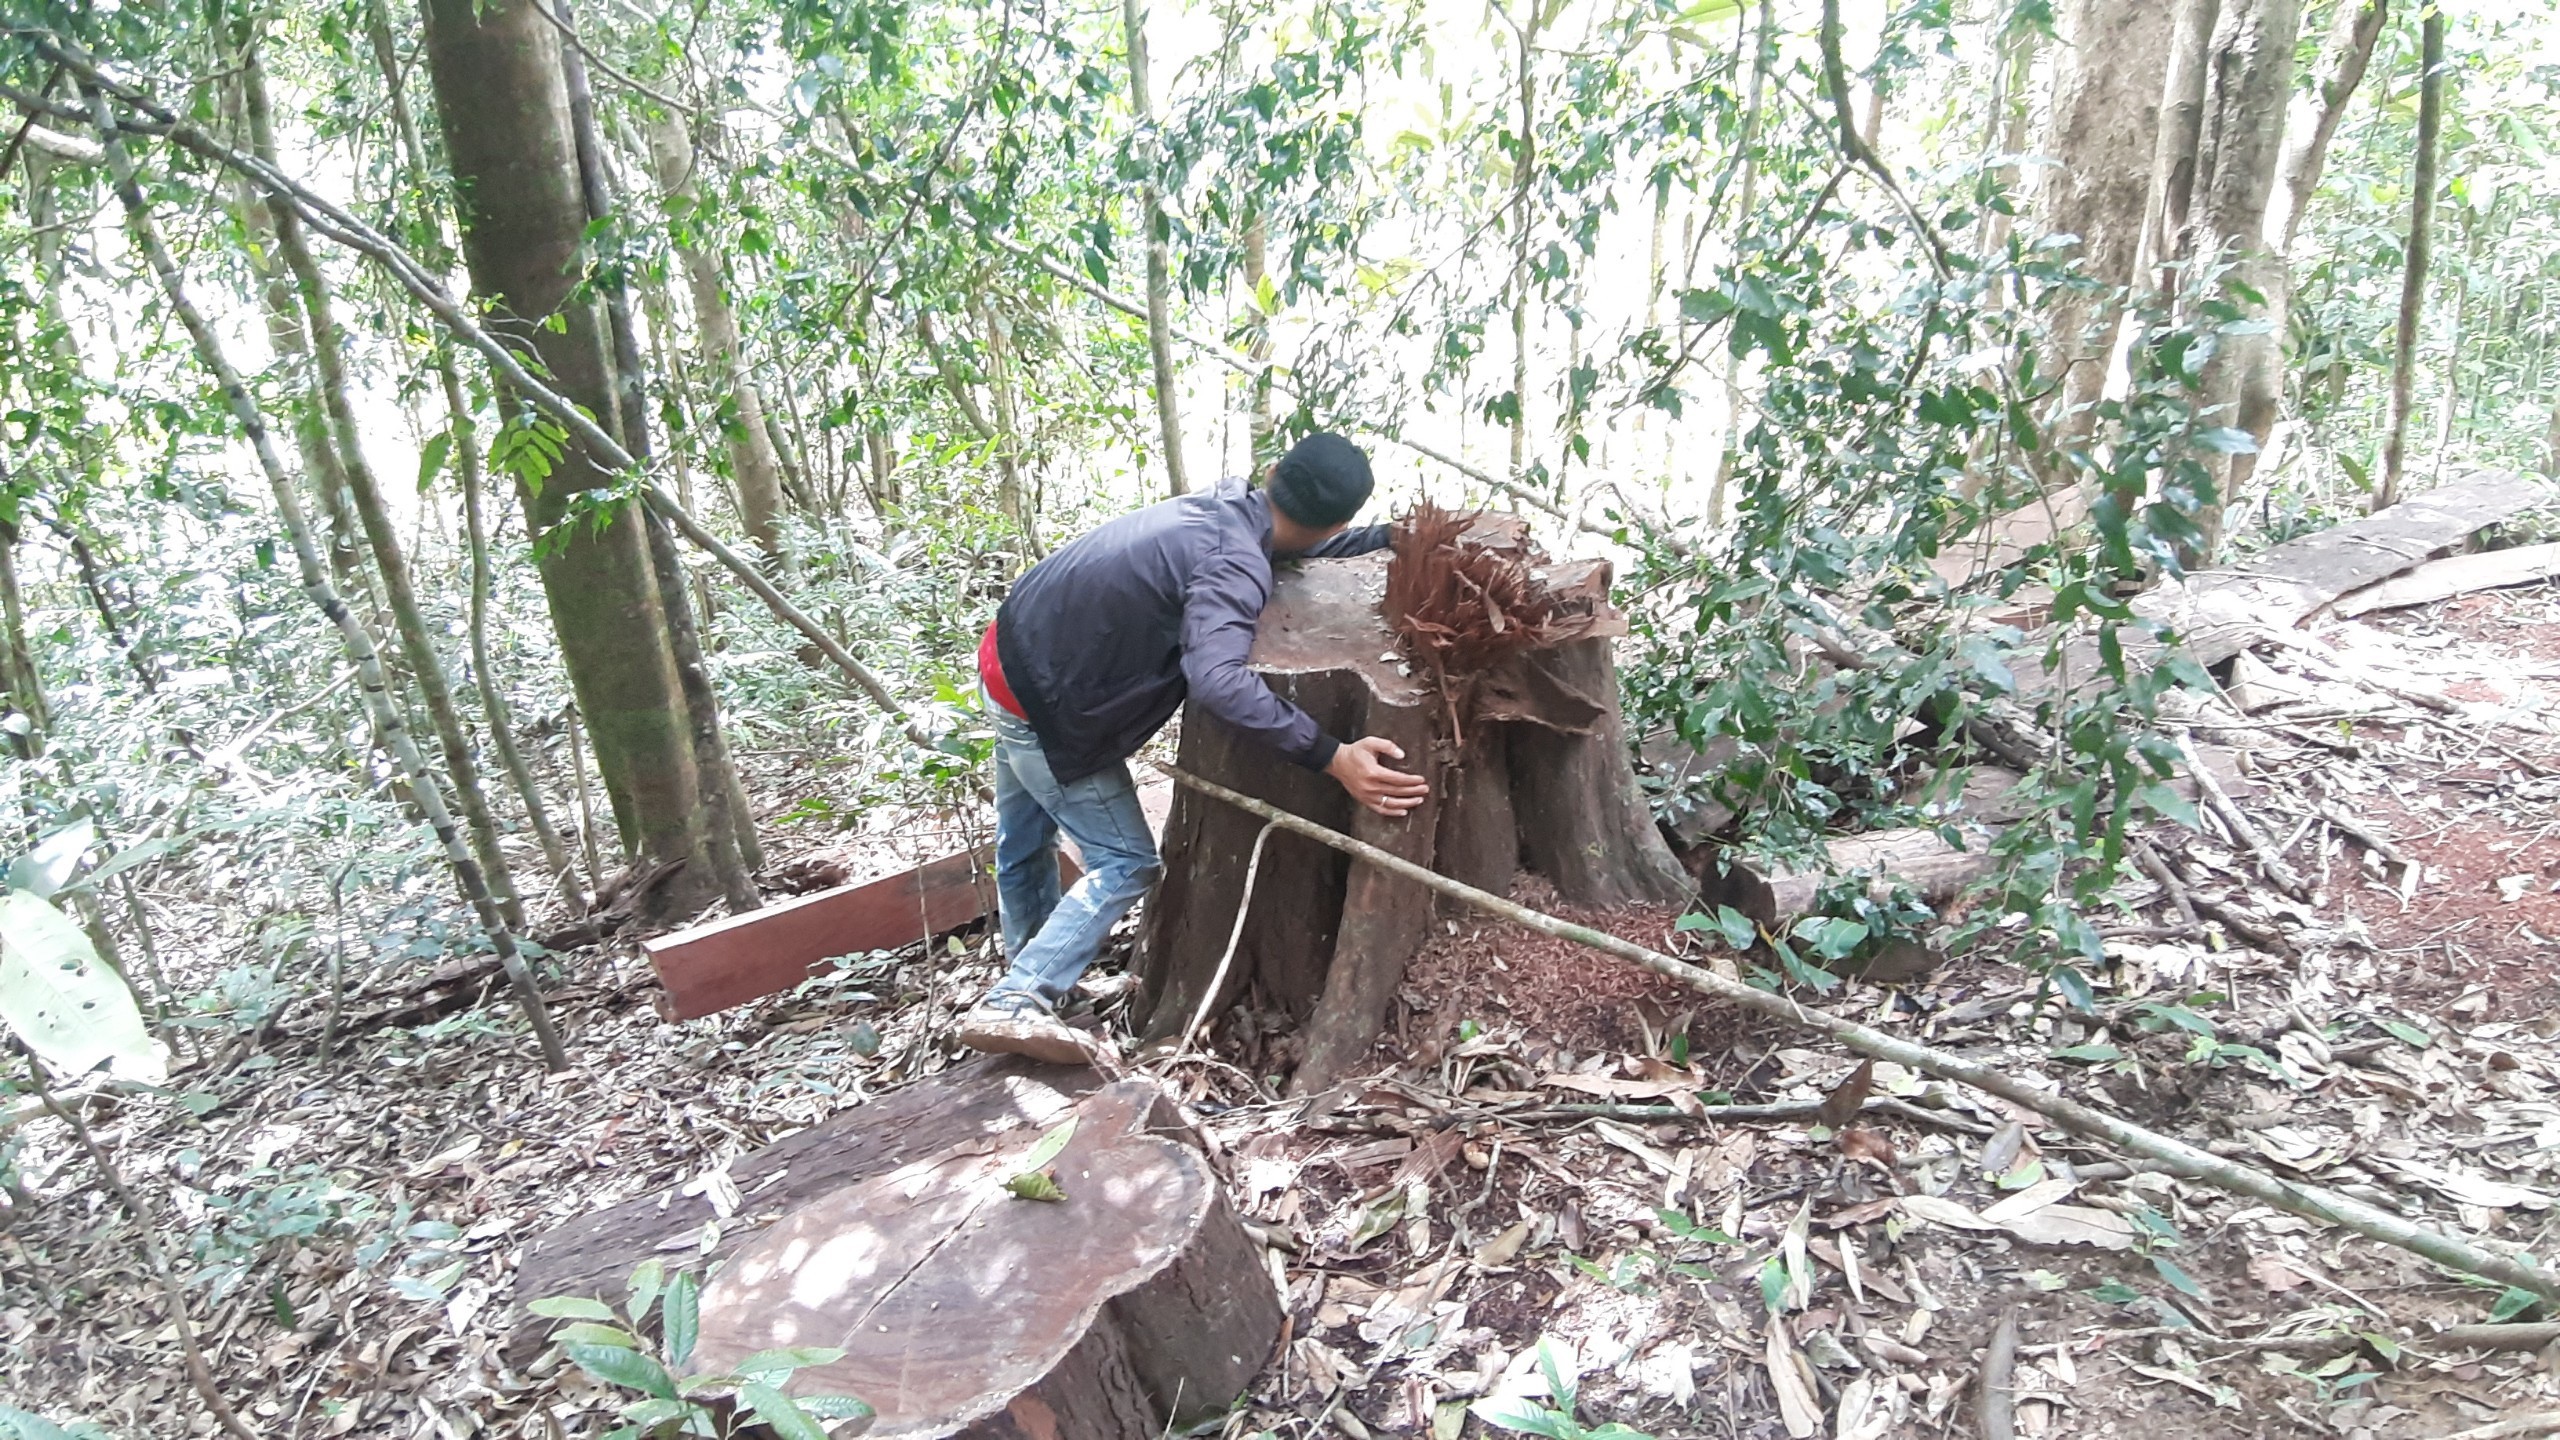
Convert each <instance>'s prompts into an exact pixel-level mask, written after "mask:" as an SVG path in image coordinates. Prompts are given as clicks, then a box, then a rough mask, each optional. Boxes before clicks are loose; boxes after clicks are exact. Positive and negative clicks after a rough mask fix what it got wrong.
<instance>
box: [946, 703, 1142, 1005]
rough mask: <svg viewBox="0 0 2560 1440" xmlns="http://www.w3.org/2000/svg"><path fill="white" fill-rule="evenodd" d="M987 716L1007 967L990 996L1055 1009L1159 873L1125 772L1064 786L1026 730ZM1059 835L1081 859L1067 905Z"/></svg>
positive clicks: (1003, 714) (1008, 719)
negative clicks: (1061, 887) (991, 723)
mask: <svg viewBox="0 0 2560 1440" xmlns="http://www.w3.org/2000/svg"><path fill="white" fill-rule="evenodd" d="M987 713H988V714H990V715H992V716H993V717H994V718H995V729H996V906H997V909H998V911H999V912H1000V913H1001V914H1002V916H1003V920H1004V950H1005V954H1006V955H1007V956H1008V957H1010V958H1011V960H1012V962H1013V966H1012V968H1011V969H1010V970H1008V971H1006V972H1005V977H1004V978H1003V979H1001V980H999V981H997V982H996V984H995V988H994V989H992V990H990V991H988V992H987V996H988V998H989V999H991V1000H998V999H1001V998H1003V997H1021V998H1020V999H1019V1000H1016V1001H1014V1003H1016V1004H1019V1003H1022V1002H1023V1001H1029V1002H1031V1003H1035V1004H1037V1005H1038V1006H1039V1007H1040V1008H1041V1009H1043V1010H1054V1009H1056V1008H1057V1004H1058V1002H1059V1001H1060V1000H1061V999H1063V998H1065V996H1066V993H1067V992H1068V991H1069V990H1072V989H1074V988H1075V983H1076V979H1077V977H1078V976H1081V975H1082V974H1084V972H1085V967H1086V966H1088V965H1091V964H1092V963H1093V957H1094V956H1096V955H1098V954H1100V953H1101V951H1102V942H1103V941H1104V940H1105V939H1108V938H1109V937H1110V934H1111V927H1112V926H1114V925H1116V924H1118V923H1119V922H1120V917H1121V916H1123V915H1126V914H1127V913H1129V907H1130V906H1131V905H1134V904H1136V903H1137V901H1138V897H1139V896H1141V895H1144V894H1146V893H1147V887H1148V886H1150V885H1152V884H1154V883H1155V879H1156V876H1157V875H1158V874H1159V873H1161V871H1162V868H1163V867H1162V865H1161V864H1160V863H1159V862H1158V860H1157V859H1156V842H1155V837H1154V835H1153V834H1151V833H1150V832H1149V831H1148V829H1147V816H1146V812H1145V811H1144V810H1142V809H1140V808H1139V805H1138V787H1137V786H1136V785H1135V784H1134V783H1132V782H1131V781H1130V779H1129V767H1128V766H1127V765H1125V764H1121V765H1114V766H1112V767H1111V768H1110V769H1108V770H1105V771H1103V772H1101V773H1100V774H1097V775H1088V776H1086V777H1085V778H1083V779H1081V780H1077V781H1073V782H1071V783H1069V784H1065V785H1061V784H1059V783H1058V779H1057V777H1056V776H1055V775H1052V774H1051V773H1050V772H1049V760H1048V757H1047V756H1045V755H1043V754H1041V753H1040V737H1039V736H1038V735H1036V734H1034V733H1033V732H1032V729H1031V726H1030V723H1029V722H1027V721H1025V720H1022V719H1020V718H1018V717H1016V716H1015V715H1013V714H1011V713H1010V712H1008V711H1006V710H1005V709H1004V707H1002V706H1000V705H998V704H996V703H995V702H994V701H992V700H990V701H988V702H987ZM1061 830H1064V831H1065V832H1066V833H1067V835H1068V837H1069V838H1071V839H1073V840H1074V841H1075V842H1076V849H1077V850H1079V851H1081V852H1082V853H1083V856H1084V874H1083V876H1082V877H1081V878H1079V879H1078V880H1077V881H1076V883H1075V888H1074V889H1072V890H1069V891H1067V892H1066V894H1065V895H1064V896H1061V895H1060V894H1059V893H1058V854H1057V846H1058V832H1059V831H1061Z"/></svg>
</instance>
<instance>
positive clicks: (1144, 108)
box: [1121, 0, 1190, 495]
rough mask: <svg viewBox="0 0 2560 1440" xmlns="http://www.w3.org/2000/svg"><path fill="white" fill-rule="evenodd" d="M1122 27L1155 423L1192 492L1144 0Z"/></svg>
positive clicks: (1126, 8) (1179, 491)
mask: <svg viewBox="0 0 2560 1440" xmlns="http://www.w3.org/2000/svg"><path fill="white" fill-rule="evenodd" d="M1121 31H1124V33H1126V38H1129V108H1132V110H1134V113H1137V126H1139V136H1142V146H1144V156H1147V159H1144V167H1147V179H1144V182H1142V184H1139V223H1142V225H1147V359H1149V361H1152V364H1155V423H1157V428H1160V430H1162V433H1165V484H1167V487H1170V489H1172V495H1188V492H1190V466H1185V464H1183V405H1180V384H1183V377H1180V372H1175V366H1172V256H1170V254H1167V251H1165V190H1162V184H1160V182H1157V174H1155V172H1157V164H1160V161H1162V146H1160V141H1157V133H1155V100H1152V97H1149V92H1147V15H1144V0H1121Z"/></svg>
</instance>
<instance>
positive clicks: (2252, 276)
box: [2185, 0, 2302, 564]
mask: <svg viewBox="0 0 2560 1440" xmlns="http://www.w3.org/2000/svg"><path fill="white" fill-rule="evenodd" d="M2301 28H2302V5H2301V0H2231V3H2229V4H2228V5H2226V6H2225V8H2224V9H2223V12H2222V18H2221V19H2220V20H2218V21H2217V22H2215V24H2214V30H2213V39H2212V41H2211V43H2210V44H2209V46H2208V48H2207V50H2206V58H2205V76H2206V78H2205V99H2204V126H2203V130H2202V132H2201V135H2200V138H2199V140H2198V142H2197V147H2196V185H2195V197H2196V199H2195V216H2196V219H2195V226H2196V237H2197V238H2196V243H2195V245H2194V246H2193V247H2192V253H2193V254H2194V255H2195V256H2197V257H2198V258H2204V257H2217V256H2218V257H2220V258H2221V259H2222V260H2224V261H2226V262H2228V263H2229V264H2230V266H2231V269H2230V271H2229V273H2228V275H2227V276H2226V278H2225V283H2224V287H2223V293H2224V294H2225V295H2226V296H2227V297H2229V298H2230V299H2231V300H2232V301H2233V302H2234V303H2235V304H2237V305H2238V306H2239V307H2240V309H2241V310H2242V312H2243V313H2244V314H2246V315H2249V316H2250V317H2251V318H2254V319H2257V320H2260V321H2263V322H2265V323H2266V324H2267V325H2268V326H2269V327H2270V328H2268V329H2267V330H2265V331H2263V332H2261V333H2258V334H2230V333H2225V334H2224V335H2223V336H2222V337H2221V340H2220V345H2219V348H2218V349H2217V350H2216V352H2215V354H2214V356H2213V358H2212V359H2211V360H2210V361H2208V362H2207V363H2206V367H2205V374H2204V397H2205V404H2206V406H2207V407H2208V409H2209V410H2211V411H2212V412H2213V413H2212V416H2211V423H2213V424H2216V425H2221V426H2228V427H2231V428H2234V429H2237V430H2241V431H2244V432H2246V433H2247V435H2248V436H2249V438H2250V440H2251V442H2252V443H2253V444H2255V445H2258V446H2263V445H2265V444H2266V441H2267V434H2268V432H2269V431H2270V430H2272V429H2274V428H2275V418H2276V408H2277V405H2278V403H2279V402H2280V401H2281V400H2282V399H2283V396H2284V384H2283V378H2284V377H2283V370H2282V366H2283V359H2284V344H2283V337H2282V336H2281V335H2280V334H2278V333H2277V332H2276V330H2275V329H2274V328H2273V327H2275V326H2280V325H2282V324H2283V323H2284V302H2283V298H2282V297H2283V295H2284V293H2285V289H2286V276H2285V269H2284V258H2283V257H2282V256H2281V255H2278V254H2276V253H2275V252H2273V251H2272V250H2270V249H2269V248H2268V246H2267V244H2266V228H2267V206H2268V201H2269V199H2270V198H2271V196H2272V195H2273V193H2274V190H2275V178H2276V161H2277V159H2278V156H2279V153H2280V151H2281V150H2282V146H2283V139H2284V112H2285V107H2286V105H2287V103H2288V102H2289V101H2290V100H2291V99H2292V96H2293V51H2294V43H2295V40H2296V39H2297V37H2298V36H2299V34H2300V31H2301ZM2235 285H2246V286H2247V287H2249V288H2250V289H2253V290H2255V291H2257V292H2258V295H2259V296H2260V297H2262V299H2261V301H2260V302H2256V303H2253V302H2251V301H2250V300H2249V299H2248V298H2247V297H2246V296H2245V295H2243V294H2242V293H2241V292H2240V291H2239V290H2238V289H2237V288H2235ZM2256 468H2257V457H2256V455H2255V453H2254V452H2252V453H2245V454H2225V455H2221V456H2219V457H2217V460H2216V462H2215V463H2214V464H2213V465H2212V467H2211V469H2212V471H2213V473H2214V493H2213V496H2212V498H2211V500H2210V501H2209V502H2207V503H2206V504H2204V505H2202V506H2200V507H2199V508H2198V510H2197V514H2196V528H2197V529H2198V530H2199V531H2200V532H2201V534H2200V535H2199V537H2198V539H2197V541H2196V543H2195V544H2194V545H2193V546H2192V547H2190V549H2189V551H2188V553H2187V555H2186V556H2185V559H2186V560H2187V562H2188V563H2189V564H2202V563H2208V562H2210V561H2211V560H2212V558H2213V555H2214V552H2215V551H2216V549H2217V548H2218V547H2219V546H2220V544H2221V538H2222V516H2223V511H2224V508H2225V507H2226V506H2228V505H2230V504H2232V503H2233V502H2235V501H2236V500H2238V499H2239V496H2240V491H2241V490H2242V489H2243V488H2244V487H2246V486H2247V485H2248V483H2249V479H2250V476H2251V475H2252V473H2254V471H2255V470H2256Z"/></svg>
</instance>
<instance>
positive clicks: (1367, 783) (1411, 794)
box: [1324, 735, 1431, 820]
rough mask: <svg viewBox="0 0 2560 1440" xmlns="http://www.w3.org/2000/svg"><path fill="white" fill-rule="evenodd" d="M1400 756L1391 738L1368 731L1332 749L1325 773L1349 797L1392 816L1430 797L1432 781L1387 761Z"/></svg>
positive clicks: (1387, 815) (1404, 811)
mask: <svg viewBox="0 0 2560 1440" xmlns="http://www.w3.org/2000/svg"><path fill="white" fill-rule="evenodd" d="M1403 758H1404V751H1403V750H1401V749H1399V748H1397V745H1396V742H1394V741H1393V740H1389V739H1387V738H1386V737H1385V736H1383V735H1367V736H1363V737H1361V738H1360V739H1358V740H1354V741H1352V742H1351V743H1350V744H1348V745H1345V746H1343V747H1342V748H1340V749H1338V750H1336V751H1334V752H1333V763H1331V764H1329V765H1327V766H1325V767H1324V773H1326V774H1327V775H1330V776H1332V777H1333V778H1334V779H1336V780H1339V781H1341V782H1342V788H1343V789H1345V790H1348V791H1350V792H1351V798H1352V799H1354V800H1357V801H1359V802H1360V803H1361V804H1363V805H1365V806H1367V807H1368V808H1370V809H1371V810H1374V811H1376V812H1377V813H1379V814H1381V815H1384V816H1386V817H1387V818H1388V819H1390V820H1394V819H1398V818H1401V817H1402V816H1403V815H1404V814H1405V813H1406V812H1407V811H1409V810H1412V809H1413V808H1414V807H1415V806H1417V805H1420V804H1421V803H1422V802H1423V801H1425V800H1427V799H1429V798H1430V797H1431V782H1429V781H1427V780H1425V779H1423V778H1422V777H1421V776H1419V775H1408V774H1406V773H1405V772H1404V771H1402V770H1397V769H1394V768H1392V767H1390V766H1389V765H1388V764H1387V763H1386V762H1387V761H1389V760H1401V759H1403Z"/></svg>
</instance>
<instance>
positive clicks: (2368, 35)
mask: <svg viewBox="0 0 2560 1440" xmlns="http://www.w3.org/2000/svg"><path fill="white" fill-rule="evenodd" d="M2390 9H2391V5H2390V0H2338V14H2337V18H2336V21H2335V23H2334V24H2332V25H2331V26H2330V28H2329V38H2328V39H2327V40H2325V41H2323V42H2321V45H2320V59H2319V61H2318V65H2319V68H2318V69H2317V70H2316V71H2314V72H2313V73H2314V75H2315V76H2316V77H2317V78H2316V79H2314V80H2313V81H2312V85H2311V88H2310V89H2309V90H2307V91H2305V92H2303V93H2302V94H2300V95H2296V96H2295V97H2294V98H2293V107H2292V110H2291V113H2289V114H2288V115H2287V116H2286V117H2285V122H2284V158H2283V159H2281V160H2279V161H2277V162H2276V193H2275V199H2274V201H2273V202H2272V203H2270V204H2269V206H2268V208H2267V235H2266V240H2267V245H2268V248H2270V249H2272V250H2274V251H2275V252H2276V253H2277V254H2279V255H2290V254H2292V253H2293V236H2294V232H2295V231H2296V230H2299V229H2300V228H2301V227H2302V215H2303V212H2304V211H2306V210H2308V209H2310V208H2311V196H2312V194H2313V193H2314V192H2315V191H2317V190H2318V189H2319V188H2320V172H2321V171H2322V169H2324V168H2325V167H2326V166H2327V165H2328V163H2329V140H2330V137H2331V136H2333V135H2336V134H2337V133H2338V117H2340V116H2342V115H2344V114H2346V113H2347V101H2348V100H2349V99H2350V98H2352V97H2353V96H2354V95H2355V93H2356V87H2357V86H2358V85H2360V84H2362V83H2363V82H2364V71H2365V66H2366V65H2368V64H2370V63H2372V60H2373V43H2374V40H2375V39H2376V38H2377V37H2379V36H2380V35H2381V34H2382V22H2383V20H2384V19H2385V18H2387V17H2388V15H2389V13H2390Z"/></svg>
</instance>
